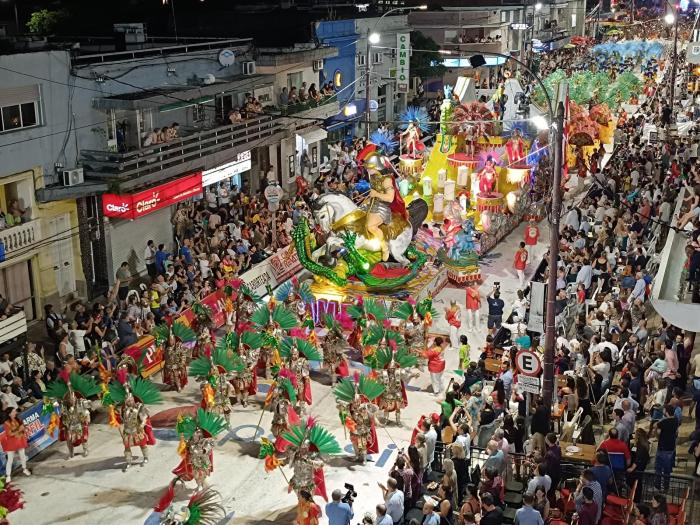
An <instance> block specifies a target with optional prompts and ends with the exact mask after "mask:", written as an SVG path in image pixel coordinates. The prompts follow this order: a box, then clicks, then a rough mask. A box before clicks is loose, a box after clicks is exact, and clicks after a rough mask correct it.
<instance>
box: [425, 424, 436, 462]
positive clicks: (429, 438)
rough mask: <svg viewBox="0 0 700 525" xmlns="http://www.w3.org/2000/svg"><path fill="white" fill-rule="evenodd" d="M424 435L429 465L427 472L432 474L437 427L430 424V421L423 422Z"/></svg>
mask: <svg viewBox="0 0 700 525" xmlns="http://www.w3.org/2000/svg"><path fill="white" fill-rule="evenodd" d="M422 430H423V435H425V448H426V449H427V456H428V465H427V466H426V467H425V470H426V472H431V465H432V464H433V460H434V459H435V443H436V442H437V432H436V431H435V427H433V425H431V424H430V419H426V420H425V421H423V425H422Z"/></svg>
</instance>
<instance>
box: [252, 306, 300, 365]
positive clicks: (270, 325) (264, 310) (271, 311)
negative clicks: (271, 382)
mask: <svg viewBox="0 0 700 525" xmlns="http://www.w3.org/2000/svg"><path fill="white" fill-rule="evenodd" d="M250 322H251V323H252V325H253V330H254V331H255V332H257V333H259V334H261V335H262V338H263V339H262V344H261V346H260V352H259V355H258V357H259V362H258V365H259V366H261V367H262V366H264V367H265V378H266V379H271V378H272V367H273V366H277V365H279V363H280V357H279V347H280V340H281V339H282V338H283V337H284V336H285V335H287V331H288V330H291V329H292V328H296V327H298V326H299V324H298V323H297V318H296V316H295V315H294V313H293V312H291V311H289V310H288V309H287V308H285V306H284V305H282V304H276V302H275V301H273V300H271V301H270V303H269V304H268V305H262V306H260V307H259V308H258V309H257V310H256V311H255V313H254V314H253V316H252V317H251V318H250Z"/></svg>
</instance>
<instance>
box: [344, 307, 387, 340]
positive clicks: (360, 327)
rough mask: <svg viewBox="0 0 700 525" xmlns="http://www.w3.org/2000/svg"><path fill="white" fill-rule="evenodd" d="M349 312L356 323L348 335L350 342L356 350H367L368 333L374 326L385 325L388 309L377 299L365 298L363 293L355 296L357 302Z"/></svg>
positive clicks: (349, 308)
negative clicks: (366, 339)
mask: <svg viewBox="0 0 700 525" xmlns="http://www.w3.org/2000/svg"><path fill="white" fill-rule="evenodd" d="M347 314H348V315H349V316H350V318H351V319H352V320H353V322H354V323H355V324H354V326H353V329H352V332H351V333H350V336H349V337H348V343H349V344H350V346H352V347H353V348H355V349H356V350H358V351H360V352H363V353H364V350H365V346H366V343H365V337H366V335H365V334H366V333H367V332H368V331H369V330H370V329H371V328H372V327H373V326H378V325H383V323H384V321H386V320H387V319H388V316H389V313H388V311H387V309H386V308H385V307H384V306H383V305H382V304H380V303H379V302H377V301H376V300H375V299H364V298H363V297H362V296H361V295H358V296H357V297H356V298H355V304H352V305H350V306H349V307H348V309H347Z"/></svg>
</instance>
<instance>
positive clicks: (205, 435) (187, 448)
mask: <svg viewBox="0 0 700 525" xmlns="http://www.w3.org/2000/svg"><path fill="white" fill-rule="evenodd" d="M226 428H228V423H227V422H226V421H225V420H224V418H222V417H221V416H217V415H216V414H212V413H211V412H207V411H205V410H203V409H201V408H198V409H197V415H196V417H192V416H185V417H179V418H178V421H177V425H176V426H175V430H177V433H178V434H179V435H180V446H179V447H178V454H180V456H182V461H180V464H179V465H178V466H177V467H175V469H174V470H173V474H175V475H176V476H177V477H178V478H180V479H181V480H182V481H192V480H194V481H195V482H196V483H197V490H198V491H199V490H202V489H203V488H204V486H205V482H206V479H207V478H208V477H209V475H210V474H211V473H212V472H213V471H214V445H215V444H216V440H215V439H214V438H216V436H218V435H219V434H221V432H223V431H224V430H225V429H226Z"/></svg>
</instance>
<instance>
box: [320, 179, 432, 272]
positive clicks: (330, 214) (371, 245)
mask: <svg viewBox="0 0 700 525" xmlns="http://www.w3.org/2000/svg"><path fill="white" fill-rule="evenodd" d="M311 207H312V209H313V211H314V217H315V218H316V222H317V223H318V225H319V226H320V227H321V230H323V232H324V233H327V234H329V237H328V239H327V241H326V243H327V244H329V245H330V246H342V245H343V240H342V239H341V238H340V237H338V236H337V233H339V232H340V231H355V232H357V230H356V229H352V230H351V229H350V228H345V226H344V225H343V221H342V220H343V218H346V220H347V219H351V220H349V221H348V222H347V224H351V223H352V222H354V221H352V218H353V217H352V216H351V214H353V215H355V216H356V215H357V214H358V213H359V212H361V211H362V210H361V209H360V207H359V206H357V205H356V204H355V203H354V202H353V201H352V200H351V199H350V198H348V197H346V196H345V195H343V194H341V193H326V194H324V195H321V196H320V197H318V198H317V199H316V200H315V201H314V202H313V203H312V205H311ZM407 211H408V214H409V221H410V222H409V224H407V225H406V227H405V228H404V229H403V231H401V232H400V233H399V234H398V235H396V236H395V237H394V238H393V239H389V253H390V254H391V255H392V256H393V257H394V259H395V260H396V261H397V262H398V263H399V264H403V265H408V264H410V261H409V260H408V259H407V258H406V256H405V255H404V254H405V253H406V250H407V249H408V246H409V245H410V244H411V240H412V239H413V235H414V234H415V232H416V231H417V230H418V228H419V227H420V225H421V224H422V223H423V220H424V219H425V217H426V216H427V212H428V206H427V204H426V203H425V201H424V200H422V199H416V200H414V201H413V202H411V204H410V205H409V206H407ZM362 220H364V219H362ZM336 223H340V226H338V225H336V227H335V229H334V228H332V226H333V225H334V224H336ZM355 247H356V248H358V249H364V250H368V251H371V252H377V251H381V246H379V244H378V241H377V240H374V239H368V238H367V237H365V236H364V235H363V234H362V233H357V238H356V240H355Z"/></svg>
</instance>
